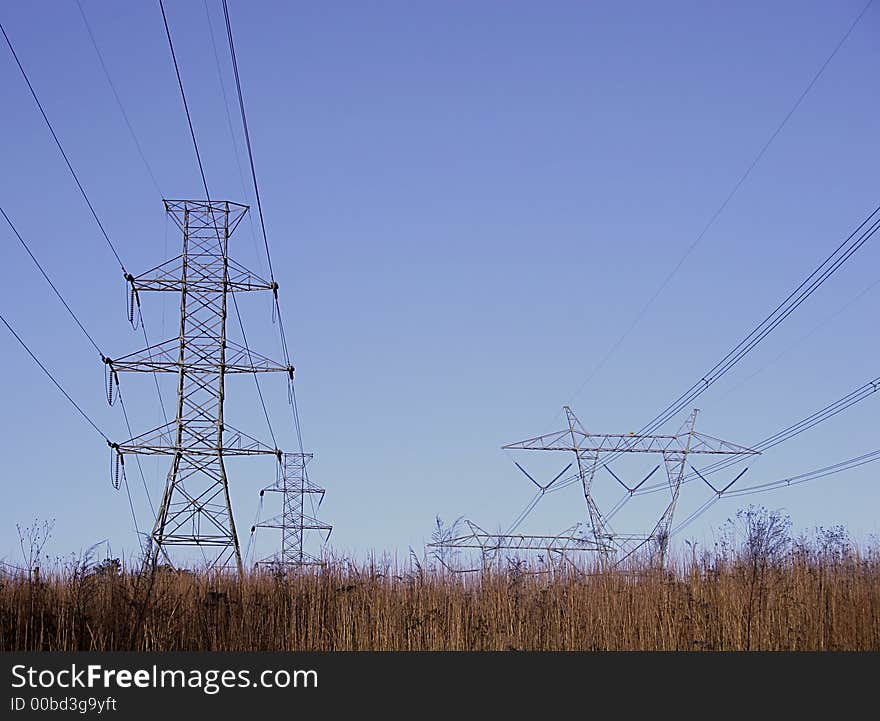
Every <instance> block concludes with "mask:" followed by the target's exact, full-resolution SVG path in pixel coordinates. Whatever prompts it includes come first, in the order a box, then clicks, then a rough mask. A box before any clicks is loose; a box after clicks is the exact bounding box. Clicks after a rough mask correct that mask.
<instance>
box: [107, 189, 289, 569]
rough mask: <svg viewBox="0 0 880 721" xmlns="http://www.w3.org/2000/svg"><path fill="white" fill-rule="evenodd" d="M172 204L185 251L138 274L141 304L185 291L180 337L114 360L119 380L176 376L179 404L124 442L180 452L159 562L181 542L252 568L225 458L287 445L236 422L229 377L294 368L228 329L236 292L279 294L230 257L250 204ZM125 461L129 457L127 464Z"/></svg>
mask: <svg viewBox="0 0 880 721" xmlns="http://www.w3.org/2000/svg"><path fill="white" fill-rule="evenodd" d="M164 203H165V210H166V212H167V213H168V215H169V216H170V217H171V219H172V220H173V221H174V223H175V224H176V225H177V227H178V228H180V230H181V231H182V233H183V245H182V250H181V253H180V255H178V256H176V257H175V258H172V259H171V260H169V261H166V262H164V263H162V264H161V265H158V266H156V267H155V268H152V269H151V270H148V271H146V272H145V273H142V274H141V275H137V276H132V275H129V276H128V277H127V280H128V282H129V284H130V286H131V297H132V300H131V303H132V307H135V306H136V305H137V306H139V305H140V294H141V293H145V292H148V291H155V292H170V293H179V294H180V324H179V332H178V335H177V336H176V337H174V338H171V339H169V340H166V341H163V342H161V343H158V344H156V345H152V346H150V347H148V348H145V349H143V350H141V351H137V352H135V353H131V354H128V355H125V356H122V357H119V358H113V359H110V358H107V359H105V362H106V363H107V364H108V366H109V368H110V372H111V383H112V381H113V378H114V377H115V378H116V379H117V381H118V374H119V373H122V372H142V373H143V372H146V373H156V372H161V373H173V374H175V375H176V376H177V405H176V416H175V418H174V420H173V421H170V422H169V423H166V424H165V425H162V426H159V427H158V428H154V429H153V430H151V431H148V432H147V433H144V434H142V435H140V436H136V437H134V438H131V439H129V440H128V441H125V442H124V443H119V444H115V445H114V446H113V447H114V448H115V449H116V452H117V454H118V457H119V458H120V459H123V458H124V455H125V454H144V455H164V456H169V457H170V458H171V465H170V468H169V470H168V475H167V478H166V481H165V488H164V492H163V494H162V500H161V503H160V505H159V508H158V511H157V515H156V519H155V523H154V524H153V530H152V532H151V534H150V539H151V541H152V549H151V553H150V556H151V558H150V560H151V562H152V563H153V564H155V563H156V561H157V557H158V554H160V553H161V554H162V555H163V557H164V558H165V559H166V560H167V561H168V562H169V563H173V560H172V558H171V555H170V551H171V549H172V548H175V547H195V548H198V549H200V551H201V552H202V558H203V560H204V561H205V563H206V564H207V565H208V566H209V567H211V568H222V567H228V566H231V565H234V566H235V567H236V568H237V569H238V571H239V573H241V572H242V570H243V568H242V559H241V549H240V546H239V540H238V534H237V532H236V528H235V520H234V514H233V509H232V503H231V501H230V498H229V479H228V477H227V473H226V463H225V459H226V458H227V457H229V456H254V455H273V456H276V457H280V455H281V452H280V451H279V450H278V449H276V448H273V447H272V446H270V445H268V444H265V443H262V442H260V441H258V440H257V439H255V438H252V437H251V436H248V435H246V434H245V433H242V432H241V431H239V430H236V429H235V428H233V427H232V426H231V425H229V424H228V423H227V422H226V419H225V417H224V412H223V409H224V401H225V398H226V376H227V375H228V374H241V373H262V372H280V373H287V374H288V375H289V376H290V377H291V378H292V377H293V367H292V366H289V365H284V364H282V363H277V362H275V361H272V360H270V359H269V358H266V357H265V356H262V355H259V354H257V353H254V352H252V351H251V350H250V349H249V348H248V347H247V345H246V341H245V345H242V344H240V343H237V342H235V341H233V340H231V339H230V338H229V337H228V335H227V329H226V319H227V311H228V305H227V303H228V301H229V298H230V294H232V293H243V292H249V291H260V290H262V291H270V292H276V291H277V288H278V286H277V284H275V283H274V282H269V281H266V280H263V279H262V278H260V277H258V276H257V275H255V274H254V273H252V272H251V271H249V270H247V269H246V268H244V267H242V266H241V265H239V264H238V263H236V262H235V261H234V260H232V259H231V258H230V257H229V255H228V244H229V238H230V236H231V235H232V233H233V232H234V231H235V229H236V227H237V226H238V224H239V223H240V222H241V220H242V218H243V217H244V215H245V213H247V211H248V207H247V206H245V205H239V204H238V203H232V202H229V201H204V200H165V201H164ZM123 462H124V461H123Z"/></svg>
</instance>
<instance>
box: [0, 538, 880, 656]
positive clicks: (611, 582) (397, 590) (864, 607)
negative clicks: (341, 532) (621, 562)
mask: <svg viewBox="0 0 880 721" xmlns="http://www.w3.org/2000/svg"><path fill="white" fill-rule="evenodd" d="M129 649H131V650H321V651H323V650H422V649H425V650H439V649H452V650H505V649H518V650H617V649H632V650H689V649H714V650H743V649H772V650H826V649H827V650H838V649H845V650H880V556H878V554H876V553H869V554H862V555H859V554H856V553H850V554H847V555H845V556H844V557H836V556H834V557H828V558H826V557H822V556H817V555H815V554H813V555H810V554H805V555H801V556H798V555H794V554H793V555H790V556H787V557H786V558H784V559H783V560H781V561H777V562H774V563H772V564H767V565H766V566H764V565H762V566H761V567H760V568H759V566H758V565H756V564H754V563H749V562H744V561H728V562H722V561H714V562H712V563H707V562H705V561H703V562H699V563H694V562H689V563H684V562H681V563H678V564H677V566H676V568H674V569H672V570H670V569H669V568H667V570H644V569H642V570H640V569H632V568H631V569H628V570H626V571H622V570H608V571H601V570H598V569H595V570H594V571H592V572H591V573H589V574H587V573H584V572H583V571H578V570H576V569H573V568H571V567H567V568H564V569H559V570H556V571H554V572H552V573H540V574H538V573H535V574H532V573H528V572H523V570H522V568H513V569H495V570H486V571H484V572H482V573H479V574H473V575H452V574H449V573H447V572H442V571H438V570H434V571H430V572H428V571H424V570H422V569H420V568H418V567H416V568H406V569H401V568H398V567H395V565H394V564H376V563H372V564H365V565H362V566H359V567H355V566H353V565H351V564H349V563H346V562H337V563H331V564H330V565H328V566H326V567H324V568H320V569H318V570H314V571H310V572H304V573H300V574H288V575H287V577H283V576H281V575H277V574H276V575H273V574H271V573H254V574H251V575H248V576H247V577H246V578H244V579H242V580H241V581H240V582H239V581H238V579H236V578H235V577H232V576H224V575H219V574H213V575H212V574H207V573H200V574H193V573H188V572H175V571H170V570H162V569H160V571H159V572H158V573H156V574H155V577H154V578H153V579H152V583H151V581H150V578H149V577H148V576H147V575H141V574H132V573H117V572H115V569H112V568H111V569H109V570H108V569H106V568H105V569H104V570H103V571H97V572H96V571H95V570H94V569H91V570H86V569H83V568H80V569H74V570H70V569H68V571H66V572H61V571H58V572H54V573H52V574H49V575H48V576H46V577H42V578H36V579H35V578H30V577H28V575H27V574H20V575H18V576H14V577H5V578H3V579H2V580H0V650H3V651H9V650H99V651H101V650H108V651H109V650H129Z"/></svg>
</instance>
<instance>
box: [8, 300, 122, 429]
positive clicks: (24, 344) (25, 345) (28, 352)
mask: <svg viewBox="0 0 880 721" xmlns="http://www.w3.org/2000/svg"><path fill="white" fill-rule="evenodd" d="M0 321H3V325H5V326H6V328H7V329H8V330H9V332H10V333H12V335H13V336H14V337H15V340H17V341H18V342H19V344H21V347H22V348H24V349H25V351H27V354H28V355H29V356H30V357H31V360H33V361H34V363H36V364H37V365H38V366H39V367H40V370H42V371H43V373H45V374H46V377H48V379H49V380H50V381H52V383H53V384H54V385H55V387H56V388H57V389H58V390H59V391H61V393H62V395H63V396H64V397H65V398H66V399H67V400H68V402H69V403H70V404H71V405H72V406H73V407H74V408H75V409H76V411H77V413H79V414H80V415H81V416H82V417H83V418H84V419H85V420H86V422H87V423H88V424H89V425H90V426H91V427H92V428H94V429H95V432H96V433H98V434H99V435H100V436H101V438H103V439H104V440H105V441H107V444H108V445H111V442H110V438H109V437H108V436H107V434H106V433H104V431H102V430H101V429H100V428H99V427H98V425H97V424H96V423H95V422H94V421H93V420H92V419H91V418H89V416H88V414H87V413H86V412H85V411H84V410H83V409H82V408H81V407H80V405H79V404H78V403H77V402H76V401H75V400H73V398H72V397H71V396H70V394H69V393H68V392H67V391H66V390H64V388H63V387H62V385H61V384H60V383H59V382H58V381H57V380H56V379H55V376H53V375H52V373H51V372H50V371H49V369H48V368H46V366H44V365H43V364H42V363H41V362H40V359H39V358H37V356H36V355H35V354H34V352H33V351H32V350H31V349H30V348H29V347H28V345H27V343H25V342H24V341H23V340H22V338H21V336H20V335H19V334H18V333H16V332H15V329H14V328H13V327H12V326H11V325H9V323H8V321H7V320H6V318H4V317H3V316H2V315H0Z"/></svg>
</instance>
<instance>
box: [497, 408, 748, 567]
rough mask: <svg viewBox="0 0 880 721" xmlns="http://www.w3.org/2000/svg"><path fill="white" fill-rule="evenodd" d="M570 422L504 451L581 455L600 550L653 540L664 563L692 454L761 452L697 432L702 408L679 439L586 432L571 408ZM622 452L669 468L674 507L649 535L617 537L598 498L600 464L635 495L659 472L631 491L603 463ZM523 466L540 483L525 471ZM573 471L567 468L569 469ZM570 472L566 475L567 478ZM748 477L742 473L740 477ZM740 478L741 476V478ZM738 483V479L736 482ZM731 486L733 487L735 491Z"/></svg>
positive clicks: (578, 459)
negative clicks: (596, 484)
mask: <svg viewBox="0 0 880 721" xmlns="http://www.w3.org/2000/svg"><path fill="white" fill-rule="evenodd" d="M563 410H564V411H565V417H566V419H567V425H568V427H567V428H565V429H564V430H561V431H556V432H554V433H548V434H544V435H541V436H537V437H535V438H529V439H526V440H524V441H518V442H516V443H510V444H508V445H505V446H502V448H504V449H505V450H529V451H565V452H570V453H574V454H575V458H576V464H577V476H578V478H579V479H580V485H581V487H582V488H583V494H584V500H585V502H586V506H587V515H588V518H589V521H590V527H591V530H592V534H593V539H594V542H595V543H594V547H595V548H597V549H608V548H615V549H616V550H618V551H625V550H627V547H628V545H631V544H644V543H645V542H647V541H651V540H653V541H655V542H656V544H657V547H658V550H659V553H660V559H661V562H662V560H663V559H664V557H665V555H666V549H667V547H668V544H669V535H670V529H671V526H672V519H673V516H674V514H675V508H676V506H677V504H678V497H679V492H680V489H681V484H682V481H683V480H684V475H685V471H686V468H687V458H688V456H690V455H703V454H712V455H757V454H759V453H760V451H756V450H753V449H751V448H746V447H745V446H738V445H736V444H734V443H730V442H729V441H724V440H721V439H719V438H713V437H712V436H707V435H705V434H703V433H698V432H697V431H696V430H695V425H696V420H697V414H698V413H699V410H698V409H694V410H693V412H692V413H691V415H690V416H689V418H688V419H687V421H686V422H685V423H684V424H683V425H682V427H681V428H680V429H679V431H678V432H677V433H676V434H675V435H638V434H635V433H588V432H587V431H585V430H584V428H583V426H582V425H581V423H580V421H579V420H578V418H577V416H576V415H575V414H574V411H572V410H571V408H570V407H569V406H564V407H563ZM618 453H648V454H659V455H661V456H662V461H663V465H664V467H665V469H666V477H667V481H668V483H669V491H670V496H669V499H670V500H669V503H668V505H667V506H666V508H665V509H664V511H663V513H662V514H661V516H660V519H659V520H658V522H657V524H656V525H655V526H654V528H653V529H652V531H651V532H650V533H649V534H647V535H638V534H626V535H624V534H617V533H614V532H613V531H612V530H611V528H610V526H609V523H608V519H607V518H606V517H605V516H604V515H603V514H602V513H601V512H600V510H599V507H598V505H597V504H596V501H595V498H594V495H593V484H594V481H595V477H596V472H597V470H598V468H599V466H600V465H602V466H603V467H604V468H606V469H607V470H608V472H609V473H610V474H611V475H612V476H614V478H615V479H616V480H617V482H618V483H620V484H621V485H622V486H623V487H624V488H625V489H626V490H627V491H628V492H629V494H630V495H633V494H634V493H635V492H636V491H637V490H638V488H639V487H640V486H641V485H642V484H643V483H645V481H647V480H648V478H650V477H651V476H652V475H653V474H654V472H655V471H657V469H658V468H659V466H657V467H656V468H654V470H653V471H651V473H649V474H648V475H647V476H646V477H645V478H643V479H642V480H641V481H640V482H639V483H638V484H637V485H635V486H632V487H630V486H628V485H627V484H626V483H624V482H623V481H622V480H621V479H620V478H619V477H618V476H617V475H616V474H614V472H613V471H612V470H611V469H610V468H608V466H607V465H606V464H605V463H603V462H602V459H603V458H604V459H607V458H610V457H611V456H613V455H617V454H618ZM517 466H518V467H519V468H520V470H522V471H523V472H524V473H526V475H527V476H529V478H530V479H531V480H532V481H533V482H534V483H536V484H537V481H535V480H534V478H532V477H531V476H530V475H529V474H528V473H527V472H526V471H525V469H524V468H522V466H519V464H517ZM566 470H567V469H566ZM564 472H565V471H563V473H564ZM561 475H562V474H560V475H559V476H557V477H556V478H555V479H554V480H553V481H551V482H550V484H547V485H545V486H541V485H540V484H537V485H539V487H540V488H541V490H542V492H544V491H546V490H547V489H548V488H549V487H550V485H552V484H553V483H554V482H555V481H556V480H558V479H559V478H560V477H561ZM740 475H742V474H740ZM737 478H739V476H737ZM735 480H736V479H734V481H735ZM729 485H730V484H728V487H729Z"/></svg>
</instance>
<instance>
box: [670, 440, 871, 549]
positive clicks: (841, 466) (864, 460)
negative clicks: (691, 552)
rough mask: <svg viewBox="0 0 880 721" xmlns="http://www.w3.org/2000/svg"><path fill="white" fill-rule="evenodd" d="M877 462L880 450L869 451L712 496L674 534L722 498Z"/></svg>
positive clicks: (785, 485) (765, 490)
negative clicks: (785, 476)
mask: <svg viewBox="0 0 880 721" xmlns="http://www.w3.org/2000/svg"><path fill="white" fill-rule="evenodd" d="M877 461H880V448H878V449H876V450H873V451H869V452H868V453H863V454H861V455H859V456H855V457H854V458H848V459H847V460H845V461H840V462H838V463H834V464H831V465H829V466H823V467H822V468H816V469H814V470H812V471H806V472H805V473H799V474H798V475H795V476H789V477H787V478H781V479H779V480H776V481H768V482H766V483H758V484H755V485H753V486H746V487H745V488H739V489H737V490H736V491H730V492H728V493H723V494H716V495H714V496H712V498H710V499H709V500H708V501H706V502H705V503H703V505H701V506H700V507H699V508H697V510H696V511H694V512H693V513H691V515H690V516H688V517H687V518H686V519H685V520H684V521H682V522H681V523H680V524H679V525H678V526H677V527H676V528H675V530H673V534H676V533H679V532H681V531H682V530H683V529H684V528H686V527H687V526H689V525H690V524H692V523H693V522H694V521H696V520H697V519H698V518H699V517H700V516H702V515H703V514H704V513H706V511H708V510H709V508H711V507H712V506H713V505H714V504H715V503H717V502H718V501H719V500H721V499H722V498H736V497H739V496H745V495H749V494H752V493H765V492H767V491H773V490H776V489H778V488H788V487H789V486H797V485H800V484H801V483H807V482H808V481H815V480H819V479H821V478H826V477H827V476H833V475H836V474H838V473H843V472H844V471H849V470H852V469H853V468H859V467H860V466H864V465H867V464H869V463H875V462H877Z"/></svg>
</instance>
